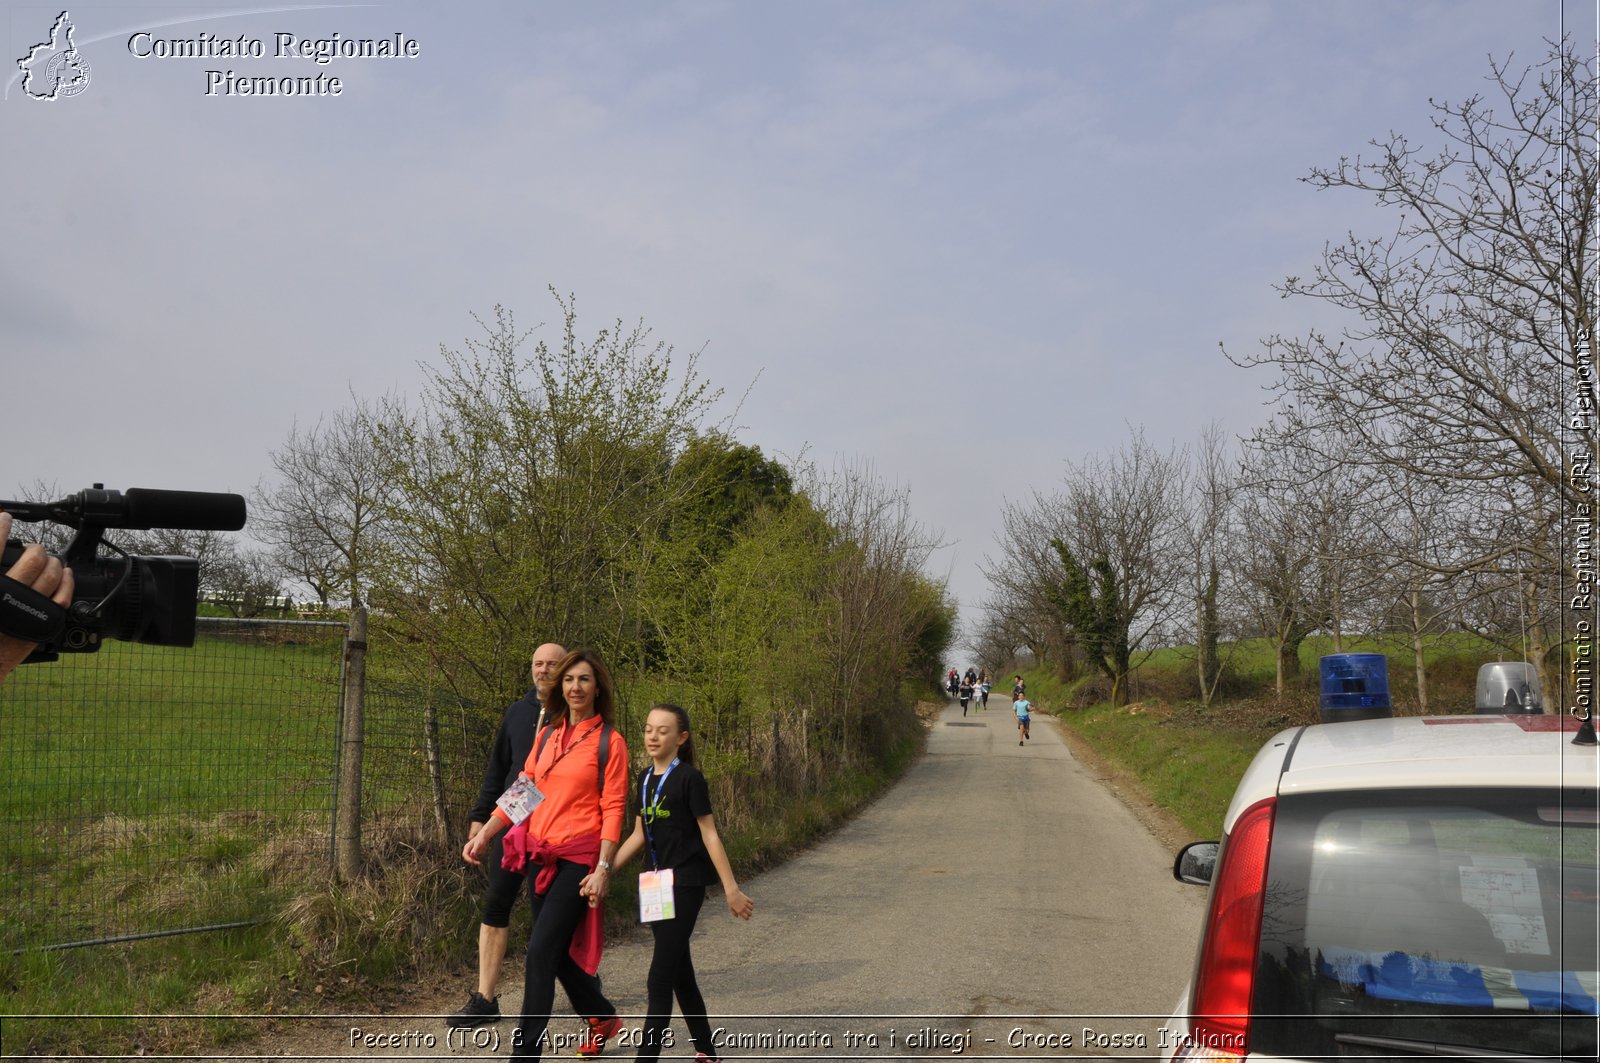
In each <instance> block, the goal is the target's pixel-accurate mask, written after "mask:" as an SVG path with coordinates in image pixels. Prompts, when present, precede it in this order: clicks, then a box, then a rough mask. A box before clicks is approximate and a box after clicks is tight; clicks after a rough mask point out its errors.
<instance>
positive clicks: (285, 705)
mask: <svg viewBox="0 0 1600 1063" xmlns="http://www.w3.org/2000/svg"><path fill="white" fill-rule="evenodd" d="M344 636H345V625H344V624H342V623H337V622H294V621H228V620H213V619H207V618H202V619H201V620H200V622H199V626H198V631H197V637H196V640H195V645H194V647H193V648H188V649H179V648H171V647H161V646H146V645H140V644H133V643H123V642H109V643H107V644H106V645H105V647H104V648H103V649H102V650H101V651H100V652H98V653H94V654H66V655H63V657H62V658H61V659H60V660H59V661H56V662H54V663H50V664H36V665H28V666H25V667H23V668H20V669H18V670H17V671H16V672H15V673H13V674H12V676H11V677H10V678H9V679H8V680H7V681H6V682H5V684H4V685H0V948H8V949H16V948H25V947H40V946H48V945H62V944H78V943H88V942H94V941H103V940H107V939H114V938H119V937H128V936H140V935H148V934H158V933H170V932H174V931H181V930H190V929H197V928H204V927H208V926H218V925H227V924H234V923H239V922H247V921H253V920H256V919H260V918H264V917H266V916H267V915H269V914H270V913H271V912H272V910H273V908H274V905H275V904H276V903H277V901H278V900H279V899H280V898H281V897H282V896H283V895H284V893H285V891H287V890H288V889H289V888H291V887H292V885H293V884H294V882H295V881H296V879H298V878H302V877H303V876H304V875H305V874H306V872H308V871H314V870H321V869H323V868H326V867H327V866H328V862H329V861H330V859H331V855H332V854H331V839H332V827H333V824H332V816H333V809H334V794H335V791H336V788H337V786H338V780H337V775H336V772H337V763H338V760H337V742H338V734H339V730H338V727H339V716H340V705H341V681H340V680H341V670H342V664H343V659H344V643H345V638H344Z"/></svg>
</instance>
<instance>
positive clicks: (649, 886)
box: [639, 867, 678, 923]
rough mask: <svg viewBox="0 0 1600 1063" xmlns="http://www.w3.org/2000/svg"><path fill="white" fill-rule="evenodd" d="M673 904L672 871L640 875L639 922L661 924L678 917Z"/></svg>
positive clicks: (646, 872)
mask: <svg viewBox="0 0 1600 1063" xmlns="http://www.w3.org/2000/svg"><path fill="white" fill-rule="evenodd" d="M677 914H678V913H677V912H676V911H675V910H674V907H673V903H672V869H671V868H670V867H669V868H667V869H666V870H665V871H645V872H643V873H642V874H640V875H639V921H640V922H641V923H659V922H661V921H662V920H663V919H672V918H675V917H676V916H677Z"/></svg>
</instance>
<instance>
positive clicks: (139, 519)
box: [122, 487, 245, 531]
mask: <svg viewBox="0 0 1600 1063" xmlns="http://www.w3.org/2000/svg"><path fill="white" fill-rule="evenodd" d="M122 500H123V502H124V503H125V504H126V506H127V516H126V518H125V522H124V523H123V525H122V527H124V528H134V529H138V530H145V531H148V530H149V529H151V528H189V529H192V530H194V531H238V530H239V529H240V528H243V527H244V517H245V510H244V497H243V496H241V495H229V494H218V493H214V492H211V491H157V490H153V489H151V488H148V487H130V488H128V490H127V491H125V492H123V495H122Z"/></svg>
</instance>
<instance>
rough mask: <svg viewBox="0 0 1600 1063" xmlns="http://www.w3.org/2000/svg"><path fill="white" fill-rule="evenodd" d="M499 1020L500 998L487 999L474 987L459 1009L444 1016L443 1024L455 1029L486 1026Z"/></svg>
mask: <svg viewBox="0 0 1600 1063" xmlns="http://www.w3.org/2000/svg"><path fill="white" fill-rule="evenodd" d="M499 1021H500V998H499V997H495V998H494V999H493V1000H487V999H485V998H484V995H483V994H482V993H480V992H478V991H477V990H476V989H474V990H473V991H472V995H471V996H470V997H468V998H467V1002H466V1004H465V1005H463V1006H462V1008H461V1010H460V1011H458V1012H456V1013H455V1014H454V1015H451V1016H450V1017H448V1018H446V1019H445V1020H444V1024H445V1025H446V1026H452V1027H455V1028H456V1029H462V1028H465V1027H472V1026H487V1025H488V1024H489V1023H491V1022H499Z"/></svg>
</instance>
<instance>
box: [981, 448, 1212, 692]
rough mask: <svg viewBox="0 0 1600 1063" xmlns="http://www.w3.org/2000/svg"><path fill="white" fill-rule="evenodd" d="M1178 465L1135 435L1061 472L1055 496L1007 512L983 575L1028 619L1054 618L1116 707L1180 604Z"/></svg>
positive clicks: (1177, 457) (1179, 459)
mask: <svg viewBox="0 0 1600 1063" xmlns="http://www.w3.org/2000/svg"><path fill="white" fill-rule="evenodd" d="M1185 463H1186V458H1185V457H1184V456H1183V455H1181V454H1178V453H1165V454H1164V453H1161V452H1159V451H1157V450H1156V449H1155V448H1154V447H1152V446H1150V444H1149V443H1148V442H1147V441H1146V440H1145V438H1144V434H1143V432H1142V431H1135V432H1134V433H1133V436H1132V439H1131V440H1130V441H1129V442H1128V443H1126V444H1125V445H1124V446H1123V447H1122V448H1121V449H1119V450H1118V451H1116V452H1115V453H1112V454H1101V455H1095V456H1093V457H1091V458H1088V459H1086V460H1084V461H1082V462H1069V463H1068V466H1067V473H1066V477H1065V480H1064V483H1063V487H1062V490H1061V491H1060V492H1059V493H1057V494H1055V495H1052V496H1048V497H1046V496H1042V495H1035V496H1034V499H1033V503H1032V505H1030V506H1009V507H1007V510H1006V512H1005V514H1004V517H1003V528H1004V530H1003V533H1002V535H1001V537H1000V538H999V543H1000V546H1001V549H1002V554H1001V557H1000V559H999V560H998V561H994V560H986V562H985V573H986V574H987V575H988V576H989V578H990V580H991V582H993V583H995V584H997V585H998V586H1000V587H1001V588H1002V591H1003V594H1004V595H1005V598H1003V599H1002V600H1009V601H1010V602H1012V603H1015V604H1019V605H1021V606H1022V607H1023V610H1024V611H1026V612H1036V613H1038V614H1043V615H1049V616H1051V617H1053V619H1054V622H1055V624H1056V625H1058V626H1059V628H1060V629H1061V630H1062V631H1063V632H1066V633H1067V634H1066V636H1064V637H1066V638H1070V639H1072V640H1074V641H1075V642H1076V644H1077V646H1078V647H1080V648H1081V650H1082V652H1083V654H1084V656H1085V658H1086V659H1087V660H1088V662H1089V663H1090V665H1092V666H1093V667H1094V668H1096V669H1098V670H1099V671H1100V673H1101V674H1102V675H1103V676H1104V677H1105V678H1106V680H1107V682H1108V684H1109V686H1110V693H1111V700H1112V701H1113V703H1115V704H1119V705H1120V704H1124V703H1126V701H1127V698H1128V678H1129V675H1130V674H1131V672H1132V670H1133V669H1134V668H1135V667H1136V666H1137V664H1138V663H1139V662H1140V661H1142V660H1143V658H1144V657H1145V656H1147V655H1148V653H1149V651H1150V650H1151V649H1153V648H1154V646H1155V644H1156V642H1157V641H1158V640H1159V639H1160V638H1161V637H1163V636H1165V635H1166V634H1167V633H1168V632H1169V630H1170V627H1171V623H1170V622H1171V619H1172V616H1173V615H1174V610H1175V609H1176V608H1178V606H1179V604H1180V602H1181V600H1182V593H1181V588H1182V585H1183V566H1181V565H1178V564H1174V563H1173V559H1174V557H1178V556H1182V546H1181V540H1180V537H1179V527H1180V524H1181V521H1182V513H1183V475H1184V473H1183V470H1184V465H1185Z"/></svg>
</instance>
